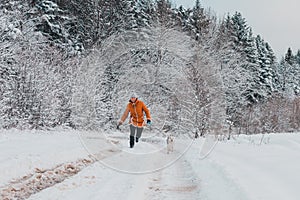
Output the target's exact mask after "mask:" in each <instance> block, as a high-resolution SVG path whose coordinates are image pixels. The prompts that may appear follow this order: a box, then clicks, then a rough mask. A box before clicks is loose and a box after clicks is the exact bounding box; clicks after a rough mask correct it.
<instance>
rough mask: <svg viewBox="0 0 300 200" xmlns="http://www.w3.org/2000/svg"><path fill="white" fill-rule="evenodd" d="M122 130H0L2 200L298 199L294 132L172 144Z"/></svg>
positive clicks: (298, 144) (298, 146)
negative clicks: (170, 148) (131, 142)
mask: <svg viewBox="0 0 300 200" xmlns="http://www.w3.org/2000/svg"><path fill="white" fill-rule="evenodd" d="M127 139H128V136H127V135H126V134H124V133H119V132H112V133H109V134H103V133H96V132H78V131H65V130H64V131H17V130H8V131H1V132H0V147H1V151H0V161H1V162H0V177H1V178H0V194H1V196H0V199H31V200H40V199H41V200H44V199H49V200H50V199H51V200H53V199H63V200H67V199H70V200H71V199H72V200H73V199H78V200H80V199H91V200H93V199H95V200H98V199H104V198H105V199H109V200H114V199H130V200H141V199H151V200H152V199H154V200H155V199H157V200H158V199H167V200H168V199H170V200H171V199H172V200H173V199H182V200H185V199H201V200H219V199H220V200H221V199H222V200H224V199H230V200H241V199H242V200H281V199H288V200H298V199H299V197H300V190H299V189H298V188H299V185H300V175H299V173H298V171H299V169H300V154H299V152H300V134H299V133H298V134H296V133H286V134H265V135H255V136H245V135H240V136H236V137H234V138H233V139H232V140H230V141H216V140H215V138H214V137H206V138H200V139H196V140H191V139H190V140H189V139H178V138H176V140H175V150H174V152H171V153H170V154H167V153H166V144H165V138H163V137H158V136H153V137H151V138H149V137H148V138H143V139H142V140H141V141H140V142H139V143H137V144H136V146H135V147H134V148H133V149H130V148H128V140H127Z"/></svg>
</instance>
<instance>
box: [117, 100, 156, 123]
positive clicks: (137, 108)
mask: <svg viewBox="0 0 300 200" xmlns="http://www.w3.org/2000/svg"><path fill="white" fill-rule="evenodd" d="M143 112H145V114H146V118H147V119H150V120H151V116H150V111H149V109H148V108H147V107H146V105H145V104H144V102H142V101H140V100H138V99H137V100H136V101H135V102H134V103H132V102H131V101H129V103H128V104H127V107H126V110H125V112H124V114H123V115H122V117H121V121H120V122H121V123H123V122H124V121H125V120H126V118H127V116H128V114H129V113H130V120H129V123H130V124H132V125H134V126H139V127H142V126H144V125H145V122H144V113H143Z"/></svg>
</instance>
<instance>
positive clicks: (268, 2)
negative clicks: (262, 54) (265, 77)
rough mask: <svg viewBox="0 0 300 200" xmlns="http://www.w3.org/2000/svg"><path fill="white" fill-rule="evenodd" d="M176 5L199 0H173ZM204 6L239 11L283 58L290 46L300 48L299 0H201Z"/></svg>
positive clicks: (219, 12) (189, 4) (222, 11)
mask: <svg viewBox="0 0 300 200" xmlns="http://www.w3.org/2000/svg"><path fill="white" fill-rule="evenodd" d="M171 2H174V3H175V5H177V6H179V5H183V6H184V7H192V6H194V5H195V2H196V0H171ZM200 4H201V6H202V7H204V8H211V9H212V10H213V11H214V12H215V13H216V14H217V16H219V17H223V16H224V15H225V14H227V13H230V14H233V13H235V11H238V12H240V13H241V14H242V16H243V17H244V18H245V19H246V21H247V23H248V25H249V26H251V28H252V30H253V33H254V34H255V35H257V34H259V35H261V36H262V37H263V38H264V40H265V41H266V42H268V43H269V44H270V45H271V47H272V49H273V50H274V52H275V54H276V56H277V58H279V59H280V58H281V57H282V56H284V55H285V53H286V52H287V49H288V48H289V47H291V48H292V51H293V53H294V54H295V53H296V52H297V51H298V49H300V24H299V23H300V12H299V7H300V1H299V0H247V1H245V0H200Z"/></svg>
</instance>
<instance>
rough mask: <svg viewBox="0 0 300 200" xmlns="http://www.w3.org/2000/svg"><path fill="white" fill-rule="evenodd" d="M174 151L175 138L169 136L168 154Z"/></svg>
mask: <svg viewBox="0 0 300 200" xmlns="http://www.w3.org/2000/svg"><path fill="white" fill-rule="evenodd" d="M173 151H174V137H173V136H172V135H168V137H167V154H169V153H170V152H173Z"/></svg>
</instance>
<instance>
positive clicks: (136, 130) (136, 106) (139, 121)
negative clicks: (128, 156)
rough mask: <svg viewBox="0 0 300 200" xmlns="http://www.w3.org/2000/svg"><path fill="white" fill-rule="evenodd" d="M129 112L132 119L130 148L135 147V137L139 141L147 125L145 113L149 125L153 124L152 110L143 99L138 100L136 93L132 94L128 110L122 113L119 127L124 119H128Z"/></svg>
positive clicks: (130, 121) (130, 120)
mask: <svg viewBox="0 0 300 200" xmlns="http://www.w3.org/2000/svg"><path fill="white" fill-rule="evenodd" d="M129 113H130V119H129V124H130V141H129V144H130V148H133V146H134V139H135V141H136V142H138V141H139V138H140V137H141V135H142V132H143V127H144V125H145V121H144V113H145V114H146V118H147V124H148V125H150V124H151V116H150V111H149V109H148V108H147V106H146V105H145V104H144V102H142V101H141V100H138V96H137V95H136V94H133V95H131V98H130V100H129V103H128V104H127V107H126V110H125V112H124V114H123V115H122V117H121V120H120V121H119V123H118V126H117V128H119V126H120V125H121V124H123V123H124V121H125V120H126V118H127V116H128V114H129Z"/></svg>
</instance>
